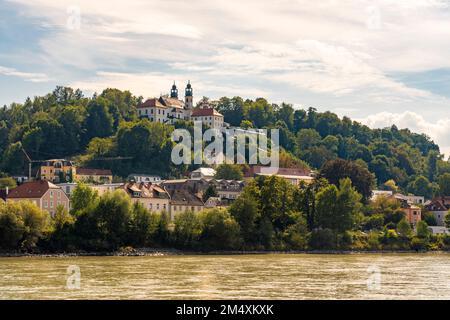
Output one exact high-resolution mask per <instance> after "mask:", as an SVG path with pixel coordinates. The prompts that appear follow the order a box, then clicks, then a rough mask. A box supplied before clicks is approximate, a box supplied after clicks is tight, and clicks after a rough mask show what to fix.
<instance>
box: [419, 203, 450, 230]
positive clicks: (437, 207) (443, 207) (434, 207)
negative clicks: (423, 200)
mask: <svg viewBox="0 0 450 320" xmlns="http://www.w3.org/2000/svg"><path fill="white" fill-rule="evenodd" d="M425 209H426V210H428V211H429V212H431V213H432V214H433V215H434V218H435V219H436V223H437V225H438V226H445V217H446V216H447V214H449V210H450V197H449V196H447V197H437V198H434V199H433V200H431V201H430V202H429V203H427V204H426V205H425Z"/></svg>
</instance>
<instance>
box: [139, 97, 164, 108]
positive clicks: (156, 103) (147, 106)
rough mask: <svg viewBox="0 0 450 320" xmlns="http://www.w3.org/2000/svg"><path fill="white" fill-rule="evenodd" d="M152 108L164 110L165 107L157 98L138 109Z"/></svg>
mask: <svg viewBox="0 0 450 320" xmlns="http://www.w3.org/2000/svg"><path fill="white" fill-rule="evenodd" d="M150 107H159V108H164V107H165V106H164V105H163V104H162V103H161V102H159V100H158V99H156V98H151V99H147V100H146V101H145V102H144V103H141V104H140V105H138V106H137V108H150Z"/></svg>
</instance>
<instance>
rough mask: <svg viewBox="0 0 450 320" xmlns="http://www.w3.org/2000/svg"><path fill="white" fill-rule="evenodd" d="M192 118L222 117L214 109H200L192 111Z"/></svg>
mask: <svg viewBox="0 0 450 320" xmlns="http://www.w3.org/2000/svg"><path fill="white" fill-rule="evenodd" d="M191 116H192V117H207V116H216V117H223V116H222V115H221V114H220V113H219V112H218V111H217V110H216V109H213V108H208V109H202V108H195V109H193V110H192V115H191Z"/></svg>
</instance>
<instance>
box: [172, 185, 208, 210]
mask: <svg viewBox="0 0 450 320" xmlns="http://www.w3.org/2000/svg"><path fill="white" fill-rule="evenodd" d="M169 194H170V203H171V204H173V205H185V206H203V201H202V200H201V199H200V197H199V196H198V195H196V194H194V193H192V192H189V191H187V190H185V189H181V190H179V189H177V190H171V191H169Z"/></svg>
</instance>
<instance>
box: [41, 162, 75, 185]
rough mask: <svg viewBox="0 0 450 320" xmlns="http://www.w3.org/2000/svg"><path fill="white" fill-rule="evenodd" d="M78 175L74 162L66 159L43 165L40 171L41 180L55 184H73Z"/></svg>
mask: <svg viewBox="0 0 450 320" xmlns="http://www.w3.org/2000/svg"><path fill="white" fill-rule="evenodd" d="M75 174H76V168H75V165H74V163H73V162H72V161H69V160H66V159H51V160H47V161H45V162H43V163H42V165H41V167H40V169H39V177H40V179H41V180H47V181H50V182H53V183H62V182H71V181H73V179H74V177H75Z"/></svg>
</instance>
